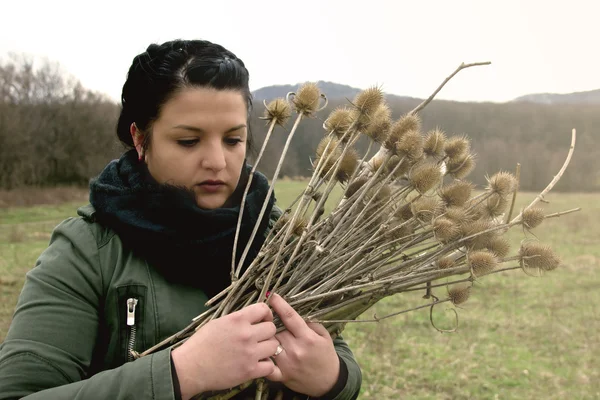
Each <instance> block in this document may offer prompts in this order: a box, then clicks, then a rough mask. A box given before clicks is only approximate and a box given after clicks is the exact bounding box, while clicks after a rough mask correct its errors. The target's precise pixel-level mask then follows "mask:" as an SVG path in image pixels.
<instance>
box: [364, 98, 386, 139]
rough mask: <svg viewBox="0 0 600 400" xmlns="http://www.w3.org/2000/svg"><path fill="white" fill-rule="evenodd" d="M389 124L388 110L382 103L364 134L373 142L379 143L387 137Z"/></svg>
mask: <svg viewBox="0 0 600 400" xmlns="http://www.w3.org/2000/svg"><path fill="white" fill-rule="evenodd" d="M391 124H392V122H391V111H390V108H389V107H388V106H387V104H384V103H382V104H380V105H379V107H377V109H376V110H375V112H374V113H373V115H372V116H371V122H370V123H369V124H368V126H367V128H366V129H365V132H364V133H365V135H367V136H369V137H370V138H371V139H373V141H375V142H377V143H381V142H382V141H383V140H384V139H385V138H386V137H387V136H388V133H389V130H390V126H391Z"/></svg>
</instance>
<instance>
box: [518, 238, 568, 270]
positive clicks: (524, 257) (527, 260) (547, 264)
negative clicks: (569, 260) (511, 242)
mask: <svg viewBox="0 0 600 400" xmlns="http://www.w3.org/2000/svg"><path fill="white" fill-rule="evenodd" d="M519 259H520V261H521V265H523V266H524V267H525V268H533V269H540V270H542V271H552V270H553V269H556V268H558V266H559V265H560V263H561V261H560V258H559V257H558V255H556V253H554V251H553V250H552V248H551V247H550V246H547V245H544V244H541V243H537V242H525V243H523V244H521V249H520V250H519Z"/></svg>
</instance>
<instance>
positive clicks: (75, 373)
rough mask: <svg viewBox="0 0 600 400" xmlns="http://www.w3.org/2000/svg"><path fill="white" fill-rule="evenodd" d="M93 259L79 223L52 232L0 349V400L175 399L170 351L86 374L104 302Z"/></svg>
mask: <svg viewBox="0 0 600 400" xmlns="http://www.w3.org/2000/svg"><path fill="white" fill-rule="evenodd" d="M99 257H100V255H99V251H98V245H97V242H96V239H95V237H94V236H93V234H92V231H91V229H90V228H89V227H88V224H87V223H86V222H85V221H83V220H82V219H80V218H73V219H69V220H66V221H65V222H63V223H61V224H60V225H59V226H58V227H57V228H56V229H55V231H54V232H53V235H52V238H51V240H50V245H49V246H48V248H47V249H46V250H45V251H44V252H43V253H42V255H41V256H40V257H39V259H38V261H37V263H36V266H35V267H34V268H33V269H32V270H31V271H29V272H28V273H27V276H26V280H25V285H24V286H23V290H22V291H21V294H20V296H19V300H18V302H17V307H16V310H15V313H14V316H13V320H12V323H11V326H10V329H9V331H8V334H7V337H6V339H5V341H4V342H3V343H2V345H1V347H0V399H1V400H7V399H20V398H23V397H25V399H27V400H35V399H91V400H96V399H98V400H100V399H115V400H119V399H131V398H141V399H146V398H147V399H156V400H163V399H164V400H174V391H173V382H172V377H171V362H170V350H169V349H167V350H163V351H161V352H157V353H155V354H153V355H149V356H146V357H142V358H140V359H138V360H136V361H133V362H130V363H127V364H125V365H122V366H121V367H119V368H115V369H112V370H107V371H103V372H101V373H98V374H96V375H93V376H91V377H90V376H89V375H88V371H89V370H90V364H91V361H92V354H93V352H94V347H95V344H96V339H97V336H98V328H99V321H100V318H99V315H100V312H101V311H100V310H101V308H102V304H103V301H104V300H103V285H104V282H103V276H102V272H101V268H100V261H99Z"/></svg>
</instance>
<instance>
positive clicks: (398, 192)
mask: <svg viewBox="0 0 600 400" xmlns="http://www.w3.org/2000/svg"><path fill="white" fill-rule="evenodd" d="M481 64H487V63H477V64H468V65H464V64H463V65H461V66H460V67H459V68H458V69H457V70H456V71H455V72H454V73H453V74H452V75H451V76H450V77H449V78H447V79H446V81H444V83H443V84H442V85H441V86H440V87H439V88H438V89H437V90H436V92H435V93H434V94H433V95H432V96H431V97H430V98H429V99H427V100H426V101H424V102H423V103H422V104H421V105H419V106H418V107H417V108H416V109H414V110H413V111H411V112H410V113H408V114H406V115H404V116H403V117H401V118H400V119H399V120H397V121H392V120H391V118H390V114H391V113H390V109H389V107H388V106H387V105H386V104H385V101H384V96H383V93H382V92H381V90H380V89H378V88H370V89H368V90H365V91H363V92H361V93H359V94H358V95H357V96H356V98H355V99H354V101H352V102H351V103H350V104H349V105H348V107H345V108H339V109H336V110H334V111H333V112H332V113H331V114H330V115H329V117H328V118H327V119H326V121H325V123H324V128H325V136H324V138H323V140H322V141H321V143H320V144H319V145H318V147H317V150H316V158H315V160H314V172H313V175H312V177H311V178H310V181H309V183H308V185H307V186H306V188H305V190H304V191H303V193H302V194H301V195H300V196H299V197H298V199H297V200H296V202H294V204H292V205H291V206H290V207H289V208H288V209H287V210H285V213H284V216H283V217H282V218H281V219H280V220H279V221H278V222H277V224H276V226H275V227H274V228H273V229H272V230H271V232H270V233H269V236H268V238H267V240H266V242H265V244H264V246H263V248H262V249H261V251H260V253H259V255H258V256H257V257H256V258H255V259H254V260H253V262H252V263H251V265H250V266H249V268H247V269H246V270H245V271H243V273H242V270H241V266H242V264H243V262H244V260H245V258H246V256H247V252H244V253H243V254H242V256H241V260H240V261H239V262H238V263H237V264H236V263H235V262H232V271H231V274H232V284H231V286H230V287H228V288H227V289H226V290H225V291H224V292H222V293H221V294H219V295H217V296H216V297H214V298H213V299H211V300H210V301H209V302H208V304H207V305H208V306H209V309H208V310H207V311H206V312H205V313H204V314H202V315H200V316H198V317H197V318H196V319H195V320H194V321H193V323H192V324H190V326H188V327H187V328H186V329H184V330H183V331H181V332H180V333H178V334H176V335H174V336H173V337H171V338H169V339H167V340H166V341H164V342H163V343H161V344H159V345H158V346H155V347H154V348H152V349H149V350H148V351H146V352H144V353H142V354H141V355H142V356H143V355H146V354H150V353H152V352H154V351H156V350H158V349H160V348H164V347H166V346H171V345H177V343H181V342H182V341H183V340H185V339H186V338H187V337H189V336H191V335H192V334H193V333H194V331H195V330H197V329H198V328H200V327H202V326H203V325H204V324H205V323H206V322H208V321H210V320H211V319H213V318H218V317H220V316H222V315H225V314H228V313H230V312H233V311H236V310H238V309H241V308H243V307H244V306H247V305H249V304H252V303H254V302H260V301H268V299H267V292H268V291H275V292H277V293H278V294H280V295H281V296H283V297H284V298H286V299H287V301H288V302H289V303H290V304H291V305H292V306H293V307H294V308H295V310H296V311H297V312H298V313H299V314H300V315H302V316H304V317H305V318H306V320H308V321H313V322H320V323H322V324H324V326H325V327H326V328H327V329H328V330H329V332H330V333H331V334H332V336H334V335H337V334H339V333H340V332H341V331H342V330H343V328H344V326H345V324H346V323H348V322H351V321H353V320H355V319H356V318H358V317H359V316H360V315H361V314H363V313H364V312H365V311H367V310H368V309H369V308H370V307H372V306H373V305H374V304H375V303H377V302H378V301H379V300H381V299H382V298H384V297H387V296H390V295H393V294H397V293H402V292H407V291H415V290H422V291H423V292H424V293H425V298H426V299H427V300H426V302H425V304H424V305H423V306H421V307H417V308H414V309H411V310H400V311H399V312H397V313H395V314H393V315H397V314H399V313H403V312H407V311H412V310H415V309H418V308H424V307H429V308H430V309H432V308H433V306H434V305H436V304H439V303H443V302H451V303H453V304H455V305H457V304H460V303H463V302H465V301H466V300H467V299H468V297H469V294H470V288H471V286H472V285H473V283H474V282H475V281H476V280H477V279H479V278H481V277H483V276H485V275H489V274H493V273H496V272H500V271H506V270H511V269H523V270H525V271H549V270H553V269H555V268H557V267H558V266H559V264H560V259H559V258H558V256H557V255H556V254H555V253H554V252H553V251H552V250H551V249H550V248H549V247H548V246H545V245H542V244H540V243H537V242H531V241H530V242H523V244H522V245H521V247H520V249H518V251H517V252H516V254H514V255H512V256H510V255H509V252H510V247H509V243H508V240H507V239H506V238H505V237H504V236H505V234H506V232H507V231H508V230H509V229H510V228H512V227H515V226H520V227H522V228H524V229H527V230H529V229H533V228H535V227H537V226H538V225H540V224H541V223H542V222H543V221H544V219H547V218H551V217H555V216H558V215H562V214H565V213H568V212H571V211H575V210H569V211H565V212H563V213H556V214H551V215H546V214H545V213H544V211H543V209H541V208H537V207H536V205H537V203H538V202H539V200H541V199H543V197H544V196H545V195H546V194H547V193H548V192H549V191H550V190H551V189H552V187H553V186H554V185H555V184H556V182H557V181H558V180H559V179H560V177H561V175H562V174H563V172H564V170H565V169H566V167H567V165H568V163H569V161H570V158H571V155H572V152H573V149H574V145H575V131H573V136H572V142H571V148H570V150H569V153H568V156H567V160H566V161H565V164H564V165H563V168H562V169H561V171H560V172H559V173H558V174H557V175H556V176H555V178H554V180H553V181H552V182H551V183H550V184H549V185H548V187H546V189H545V190H544V191H542V192H541V193H540V194H539V195H538V196H537V197H536V199H535V200H534V201H533V202H532V203H531V204H530V205H529V206H527V207H526V208H524V209H523V210H522V211H521V212H520V213H518V215H516V216H515V217H514V218H512V214H513V212H514V209H513V207H514V199H515V196H516V192H517V188H518V173H517V174H516V176H515V175H512V174H510V173H508V172H498V173H496V174H495V175H492V176H491V177H488V179H487V181H488V184H487V187H486V188H485V189H484V190H483V191H482V192H479V193H478V194H475V193H474V185H473V184H472V183H470V182H469V181H467V180H466V179H465V178H466V177H467V176H468V174H469V173H470V172H471V171H472V169H473V167H474V162H475V161H474V160H475V158H474V156H473V155H472V154H471V148H470V142H469V139H468V138H467V137H465V136H447V135H446V134H445V133H444V132H442V131H441V130H433V131H430V132H427V133H423V132H422V131H421V121H420V118H419V115H418V112H419V111H420V110H421V109H423V108H424V107H425V106H426V105H427V104H428V103H429V102H430V101H431V100H432V99H433V97H434V96H435V94H436V93H437V92H438V91H439V90H440V89H441V88H442V87H443V85H444V84H445V83H446V82H447V81H448V80H449V79H450V78H451V77H452V76H453V75H454V74H456V73H457V72H458V71H460V70H461V69H464V68H467V67H470V66H474V65H481ZM323 102H324V103H326V98H325V96H324V95H322V94H321V93H320V91H319V89H318V87H317V86H316V85H314V84H307V85H305V86H303V87H301V88H300V89H299V91H298V92H297V93H291V94H289V95H288V98H287V99H276V100H274V101H272V102H271V103H270V104H268V105H266V112H265V117H264V118H265V119H266V120H268V121H269V130H268V134H267V137H266V140H265V144H264V145H263V148H262V149H261V151H260V153H259V156H258V159H257V161H256V163H255V164H256V165H258V164H259V162H260V158H261V157H262V154H263V150H264V146H265V145H266V143H267V142H268V140H269V138H270V135H271V133H272V132H273V130H274V128H275V126H276V125H282V126H283V125H284V124H285V122H286V121H287V120H288V119H289V118H290V117H291V114H292V110H293V111H295V112H296V113H297V118H296V120H295V123H294V125H293V128H292V130H291V133H290V135H289V136H288V139H287V142H286V144H285V147H284V149H283V152H282V155H281V159H280V162H279V164H278V166H277V168H276V172H275V176H274V178H273V179H272V185H271V190H272V188H273V185H274V184H275V182H276V180H277V176H278V174H279V170H280V167H281V165H282V163H283V161H284V159H285V155H286V153H287V151H288V148H289V143H290V141H291V139H292V137H293V135H294V133H295V131H296V129H297V127H298V124H299V123H300V122H301V120H302V119H303V118H305V117H310V116H312V115H314V114H315V113H316V112H318V111H319V109H320V108H321V109H322V108H323V107H324V106H323V105H322V103H323ZM361 137H367V138H368V141H369V146H368V149H367V151H366V153H365V154H363V155H362V156H360V155H359V154H358V152H357V151H356V150H355V148H354V146H355V144H356V142H357V141H358V140H359V138H361ZM375 149H377V150H376V151H375ZM372 152H374V154H371V153H372ZM256 165H255V167H256ZM251 176H252V175H251ZM250 184H251V182H248V187H249V186H250ZM338 185H341V187H342V189H343V195H342V196H341V197H340V198H339V199H338V198H333V196H332V191H333V189H334V187H336V186H338ZM327 201H329V202H330V203H331V202H333V203H334V204H333V206H332V207H331V208H332V211H331V212H329V213H326V212H325V204H326V202H327ZM265 209H266V204H265V206H264V207H263V210H262V212H263V213H264V211H265ZM241 212H242V213H243V208H242V210H241ZM240 218H241V217H240ZM511 218H512V219H511ZM260 219H261V218H259V220H260ZM254 234H256V230H255V232H254ZM236 247H237V245H236V246H234V248H236ZM246 251H247V249H246ZM235 259H236V255H235V254H234V255H233V257H232V260H235ZM515 264H516V265H515ZM241 273H242V274H241ZM240 274H241V275H240ZM435 288H441V290H438V291H442V292H444V293H446V295H445V296H444V297H443V298H439V297H437V296H435V295H434V294H433V292H434V289H435ZM446 288H448V289H446ZM383 318H386V317H383ZM383 318H375V319H374V321H378V320H380V319H383ZM432 323H433V320H432ZM259 387H260V388H262V385H260V386H259ZM238 390H239V388H238ZM259 390H262V389H259ZM234 393H235V391H232V392H229V394H228V395H225V397H223V395H220V397H218V398H228V396H229V395H233V394H234ZM258 395H259V396H260V395H261V394H260V393H259V394H258ZM257 398H260V397H257Z"/></svg>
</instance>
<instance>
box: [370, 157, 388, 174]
mask: <svg viewBox="0 0 600 400" xmlns="http://www.w3.org/2000/svg"><path fill="white" fill-rule="evenodd" d="M384 161H385V156H375V157H373V159H372V160H371V169H372V171H373V172H375V171H377V170H378V169H379V168H381V167H382V165H383V162H384Z"/></svg>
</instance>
